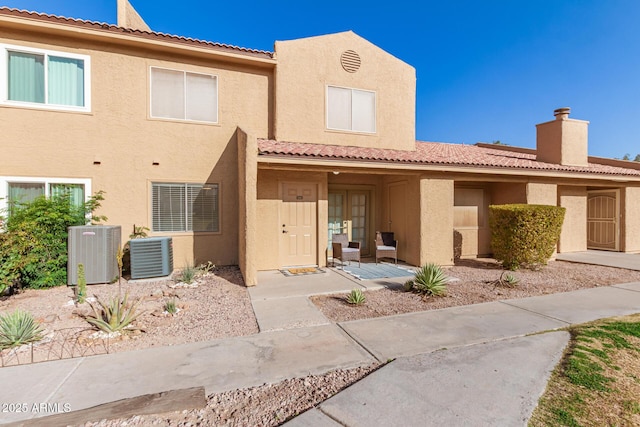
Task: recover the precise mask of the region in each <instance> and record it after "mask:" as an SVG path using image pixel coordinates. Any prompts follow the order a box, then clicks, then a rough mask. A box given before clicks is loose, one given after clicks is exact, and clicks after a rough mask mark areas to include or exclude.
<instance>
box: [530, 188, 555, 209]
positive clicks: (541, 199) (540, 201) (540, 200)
mask: <svg viewBox="0 0 640 427" xmlns="http://www.w3.org/2000/svg"><path fill="white" fill-rule="evenodd" d="M526 188H527V203H528V204H530V205H551V206H556V204H557V202H558V186H557V185H556V184H547V183H538V182H528V183H527V187H526Z"/></svg>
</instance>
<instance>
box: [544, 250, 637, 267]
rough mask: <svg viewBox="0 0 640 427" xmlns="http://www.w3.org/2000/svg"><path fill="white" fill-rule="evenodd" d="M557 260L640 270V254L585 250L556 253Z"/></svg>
mask: <svg viewBox="0 0 640 427" xmlns="http://www.w3.org/2000/svg"><path fill="white" fill-rule="evenodd" d="M556 260H558V261H569V262H579V263H582V264H595V265H604V266H607V267H616V268H626V269H628V270H638V271H640V254H626V253H622V252H610V251H585V252H572V253H565V254H558V255H557V256H556Z"/></svg>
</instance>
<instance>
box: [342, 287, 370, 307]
mask: <svg viewBox="0 0 640 427" xmlns="http://www.w3.org/2000/svg"><path fill="white" fill-rule="evenodd" d="M346 300H347V303H349V304H351V305H362V304H364V302H365V301H366V300H367V297H366V296H365V295H364V292H362V289H353V290H351V292H349V293H348V294H347V298H346Z"/></svg>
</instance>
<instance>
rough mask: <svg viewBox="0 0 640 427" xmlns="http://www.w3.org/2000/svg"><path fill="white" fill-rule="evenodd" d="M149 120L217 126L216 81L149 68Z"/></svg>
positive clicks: (213, 77) (215, 77) (215, 78)
mask: <svg viewBox="0 0 640 427" xmlns="http://www.w3.org/2000/svg"><path fill="white" fill-rule="evenodd" d="M151 117H154V118H164V119H177V120H193V121H198V122H208V123H218V77H217V76H214V75H210V74H201V73H192V72H187V71H178V70H170V69H166V68H157V67H151Z"/></svg>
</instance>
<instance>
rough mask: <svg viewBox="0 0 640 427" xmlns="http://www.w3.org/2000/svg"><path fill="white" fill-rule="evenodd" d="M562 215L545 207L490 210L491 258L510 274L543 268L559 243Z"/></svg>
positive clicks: (557, 209)
mask: <svg viewBox="0 0 640 427" xmlns="http://www.w3.org/2000/svg"><path fill="white" fill-rule="evenodd" d="M565 211H566V209H565V208H563V207H560V206H547V205H522V204H519V205H492V206H489V226H490V228H491V248H492V249H493V256H494V258H495V259H496V260H498V261H500V262H502V265H503V267H504V268H507V269H509V270H516V269H518V268H520V267H524V268H531V269H537V268H539V267H540V266H543V265H546V264H547V262H548V261H549V258H551V255H553V251H554V250H555V247H556V244H557V243H558V240H559V239H560V232H561V231H562V222H563V221H564V215H565Z"/></svg>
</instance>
